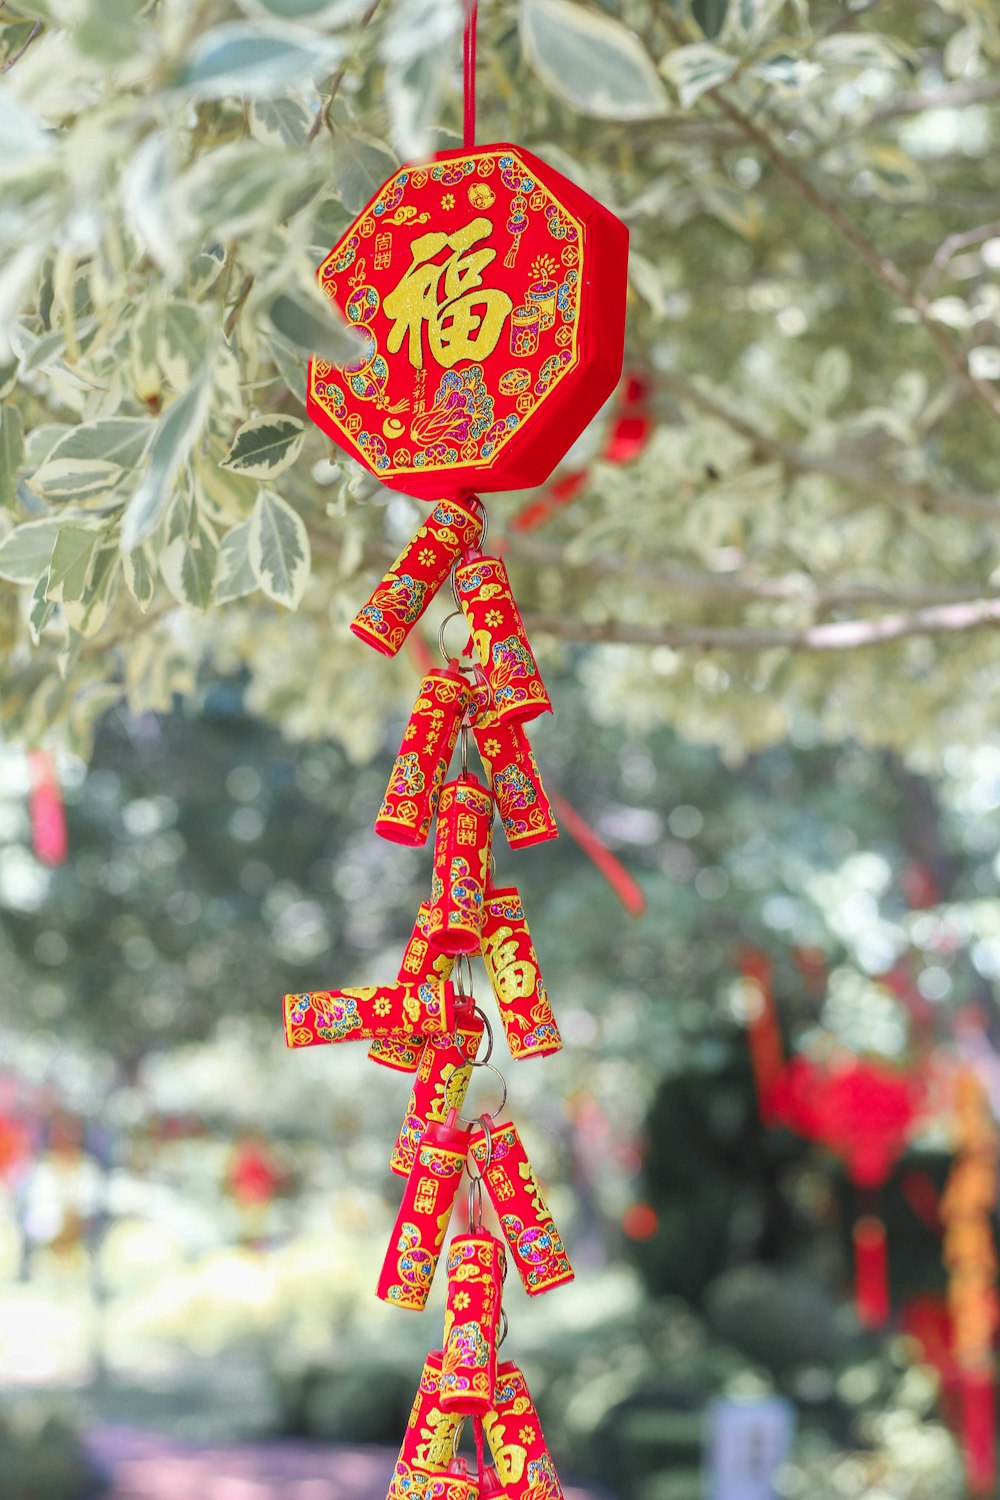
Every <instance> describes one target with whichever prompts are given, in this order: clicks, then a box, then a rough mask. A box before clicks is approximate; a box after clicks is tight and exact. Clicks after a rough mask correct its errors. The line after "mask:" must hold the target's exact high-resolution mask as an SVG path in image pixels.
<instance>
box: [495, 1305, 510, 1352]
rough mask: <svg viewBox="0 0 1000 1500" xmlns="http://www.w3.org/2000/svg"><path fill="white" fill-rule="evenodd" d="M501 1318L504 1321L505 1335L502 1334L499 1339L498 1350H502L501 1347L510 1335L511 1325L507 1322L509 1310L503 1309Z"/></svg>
mask: <svg viewBox="0 0 1000 1500" xmlns="http://www.w3.org/2000/svg"><path fill="white" fill-rule="evenodd" d="M500 1317H501V1319H502V1321H503V1333H501V1335H500V1337H499V1338H498V1339H497V1348H498V1349H499V1348H500V1345H501V1344H502V1343H503V1341H504V1339H505V1338H506V1337H507V1335H508V1333H510V1324H509V1323H508V1321H507V1309H506V1308H505V1307H501V1309H500Z"/></svg>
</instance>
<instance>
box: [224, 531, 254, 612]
mask: <svg viewBox="0 0 1000 1500" xmlns="http://www.w3.org/2000/svg"><path fill="white" fill-rule="evenodd" d="M259 586H260V585H259V580H258V578H257V574H256V573H255V572H254V570H253V564H252V563H251V561H250V522H249V520H247V521H240V523H239V525H238V526H234V527H232V529H231V530H229V531H227V532H226V534H225V536H224V537H223V538H222V546H221V547H220V548H219V565H218V568H217V570H216V575H215V602H216V604H229V603H230V602H231V601H232V600H233V599H242V598H243V597H244V595H245V594H252V593H253V591H254V590H255V589H256V588H258V587H259Z"/></svg>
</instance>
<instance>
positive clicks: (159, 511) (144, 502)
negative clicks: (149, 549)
mask: <svg viewBox="0 0 1000 1500" xmlns="http://www.w3.org/2000/svg"><path fill="white" fill-rule="evenodd" d="M205 415H206V380H205V378H204V376H203V377H202V379H200V380H198V381H197V382H196V383H195V384H194V385H192V387H191V388H190V390H188V391H185V393H184V395H183V396H179V397H178V398H177V400H176V401H175V402H174V403H173V405H172V406H169V407H168V408H167V410H166V411H165V412H164V413H163V416H162V417H161V418H160V420H159V422H158V423H157V426H156V432H155V434H154V436H153V441H152V442H151V444H150V447H149V459H148V464H147V468H146V473H145V474H144V476H143V478H142V481H141V482H140V484H139V487H138V489H137V490H136V491H135V493H134V494H133V496H132V498H131V500H130V501H129V502H128V505H127V506H126V509H125V514H124V516H123V518H122V543H121V544H122V551H123V552H129V551H131V549H132V548H133V547H135V546H138V544H139V543H140V542H144V541H145V540H146V538H147V537H148V536H151V535H152V533H153V532H154V531H155V530H156V528H157V526H158V525H159V524H160V522H161V521H162V520H163V517H164V515H165V514H166V511H167V507H168V506H169V504H170V500H171V497H172V494H173V483H174V479H175V478H176V475H177V472H178V470H179V469H180V467H181V465H182V464H183V463H184V461H185V459H186V458H187V456H188V454H189V453H190V452H191V449H192V447H193V446H194V444H195V442H196V440H197V438H198V434H199V433H200V432H201V429H202V426H203V424H204V421H205Z"/></svg>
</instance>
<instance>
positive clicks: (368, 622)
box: [351, 500, 483, 656]
mask: <svg viewBox="0 0 1000 1500" xmlns="http://www.w3.org/2000/svg"><path fill="white" fill-rule="evenodd" d="M482 532H483V516H482V511H481V509H480V508H479V507H478V506H477V507H475V508H473V507H470V506H467V505H460V504H459V503H458V502H457V501H456V500H448V501H445V500H441V501H439V502H438V504H437V505H435V507H434V509H433V510H432V511H431V513H430V516H429V517H428V519H427V521H426V522H425V524H424V525H423V526H421V528H420V530H419V531H418V532H417V534H416V536H414V537H413V538H412V539H411V540H410V541H409V542H407V544H406V546H405V547H404V548H403V550H402V552H401V553H400V554H399V556H398V557H397V558H396V561H395V562H394V563H393V565H392V567H391V568H390V569H389V571H388V573H386V575H385V577H384V578H383V579H382V582H381V583H380V584H379V586H378V588H377V589H376V590H375V592H374V593H373V594H372V596H371V598H370V599H369V600H368V603H367V604H365V605H363V606H362V607H361V609H359V610H358V613H357V614H356V615H355V617H354V619H353V621H352V622H351V629H352V630H353V631H354V634H355V635H356V636H358V638H359V639H360V640H363V641H367V643H368V644H369V645H370V646H374V647H375V650H376V651H381V652H382V654H383V655H384V656H395V654H396V652H397V651H398V650H399V648H400V646H401V645H402V644H403V642H404V641H405V640H406V637H407V636H408V635H409V633H410V631H411V630H412V629H413V626H414V625H415V624H416V622H417V621H418V620H419V619H420V616H421V615H422V614H423V612H424V610H425V609H426V608H427V606H428V604H430V602H431V600H432V599H433V598H434V595H435V594H436V593H437V591H438V589H439V588H440V587H441V585H442V583H444V581H445V579H446V578H447V577H448V574H449V572H450V571H451V565H452V563H453V562H454V561H455V559H456V558H457V557H459V556H460V554H461V553H462V552H465V551H467V549H468V548H469V547H471V546H473V545H474V544H475V543H476V542H478V541H479V540H480V538H481V536H482Z"/></svg>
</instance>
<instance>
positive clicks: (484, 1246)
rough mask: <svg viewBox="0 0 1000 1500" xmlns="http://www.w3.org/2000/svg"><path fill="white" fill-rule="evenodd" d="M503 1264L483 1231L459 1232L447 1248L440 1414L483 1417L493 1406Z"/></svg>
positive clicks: (496, 1244) (501, 1253)
mask: <svg viewBox="0 0 1000 1500" xmlns="http://www.w3.org/2000/svg"><path fill="white" fill-rule="evenodd" d="M506 1260H507V1258H506V1256H505V1254H504V1248H503V1245H502V1244H501V1243H500V1241H499V1240H498V1239H494V1237H493V1235H491V1234H487V1232H486V1231H485V1230H478V1231H476V1232H475V1233H472V1234H457V1235H456V1236H455V1238H454V1239H453V1240H452V1242H451V1244H450V1245H449V1247H448V1301H447V1304H446V1306H445V1314H444V1363H443V1365H442V1369H441V1409H442V1411H454V1412H462V1413H463V1415H465V1416H479V1417H481V1416H483V1415H485V1413H486V1412H488V1411H489V1410H490V1408H491V1406H492V1405H493V1396H494V1388H495V1386H496V1378H497V1334H498V1331H499V1326H500V1298H501V1294H502V1291H503V1279H504V1273H505V1270H506Z"/></svg>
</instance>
